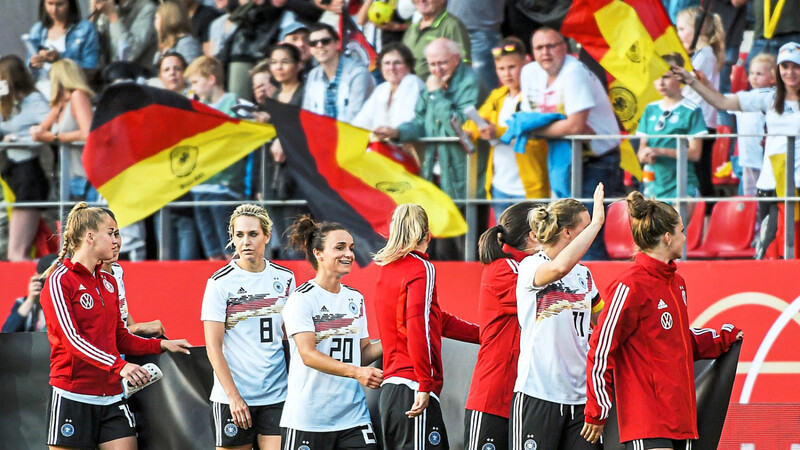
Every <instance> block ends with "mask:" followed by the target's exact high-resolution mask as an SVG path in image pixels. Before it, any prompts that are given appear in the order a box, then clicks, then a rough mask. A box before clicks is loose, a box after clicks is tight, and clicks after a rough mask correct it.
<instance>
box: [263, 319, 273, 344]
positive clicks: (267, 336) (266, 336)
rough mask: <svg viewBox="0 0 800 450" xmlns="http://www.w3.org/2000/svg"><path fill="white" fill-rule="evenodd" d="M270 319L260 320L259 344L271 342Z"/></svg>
mask: <svg viewBox="0 0 800 450" xmlns="http://www.w3.org/2000/svg"><path fill="white" fill-rule="evenodd" d="M272 341H273V339H272V317H262V318H261V342H262V343H265V342H272Z"/></svg>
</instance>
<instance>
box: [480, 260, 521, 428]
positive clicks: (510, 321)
mask: <svg viewBox="0 0 800 450" xmlns="http://www.w3.org/2000/svg"><path fill="white" fill-rule="evenodd" d="M503 250H504V251H507V252H509V253H511V255H512V256H513V258H500V259H498V260H495V261H492V262H491V263H490V264H488V265H486V267H484V268H483V273H482V274H481V290H480V294H478V312H479V313H480V327H481V348H480V350H479V351H478V362H477V363H475V370H474V371H473V372H472V383H471V384H470V386H469V395H468V396H467V405H466V409H470V410H472V411H481V412H485V413H487V414H494V415H495V416H500V417H505V418H508V416H509V413H510V411H511V398H512V397H513V396H514V382H515V381H516V380H517V361H518V360H519V335H520V328H519V320H518V319H517V278H518V276H519V262H520V261H522V259H523V258H525V257H526V256H528V255H527V254H526V253H522V252H520V251H517V250H514V249H513V248H510V247H508V246H505V247H504V248H503Z"/></svg>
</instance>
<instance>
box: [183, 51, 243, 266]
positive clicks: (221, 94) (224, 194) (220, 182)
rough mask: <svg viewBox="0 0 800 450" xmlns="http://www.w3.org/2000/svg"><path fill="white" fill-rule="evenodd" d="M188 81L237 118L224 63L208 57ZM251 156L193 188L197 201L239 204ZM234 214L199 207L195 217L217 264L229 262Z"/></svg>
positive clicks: (199, 61) (197, 93) (200, 60)
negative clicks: (227, 88) (229, 224)
mask: <svg viewBox="0 0 800 450" xmlns="http://www.w3.org/2000/svg"><path fill="white" fill-rule="evenodd" d="M183 76H184V78H185V79H186V80H188V81H189V83H190V84H191V88H192V92H194V95H195V96H196V97H197V99H198V100H199V101H201V102H203V103H205V104H207V105H209V106H211V107H212V108H215V109H218V110H220V111H222V112H223V113H225V114H228V115H230V116H233V110H232V108H233V105H235V104H236V96H235V95H233V94H232V93H229V92H225V88H224V86H225V75H224V73H223V70H222V63H220V62H219V61H218V60H216V59H214V58H209V57H208V56H201V57H199V58H197V59H196V60H195V61H194V62H193V63H191V64H189V67H187V68H186V72H184V74H183ZM247 159H248V157H245V158H242V159H241V160H239V161H238V162H235V163H233V164H232V165H230V166H229V167H228V168H227V169H225V170H223V171H222V172H219V173H217V174H216V175H214V176H212V177H211V178H209V179H208V180H206V181H204V182H203V183H201V184H199V185H197V186H195V187H193V188H192V189H191V191H190V192H191V194H192V199H193V200H194V201H196V202H206V201H234V200H236V201H238V200H241V199H242V193H243V192H244V190H245V188H246V187H245V185H244V182H245V180H244V179H245V176H244V175H245V172H246V165H247ZM232 212H233V207H231V206H227V205H223V206H195V207H194V217H195V223H196V224H197V229H198V230H199V231H200V240H201V243H202V244H203V251H204V252H205V255H206V258H208V259H209V260H213V261H223V260H225V247H226V246H227V245H228V229H227V227H226V226H225V224H226V223H227V220H228V218H230V215H231V213H232Z"/></svg>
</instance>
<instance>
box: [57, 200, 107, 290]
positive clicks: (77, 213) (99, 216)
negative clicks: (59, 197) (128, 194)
mask: <svg viewBox="0 0 800 450" xmlns="http://www.w3.org/2000/svg"><path fill="white" fill-rule="evenodd" d="M104 216H109V217H110V214H108V213H107V212H106V211H104V210H103V208H98V207H94V206H92V207H90V206H89V205H88V204H87V203H86V202H80V203H78V204H76V205H75V206H73V207H72V210H71V211H70V212H69V216H67V221H66V226H65V227H64V232H63V233H62V235H61V238H62V239H63V240H64V243H63V244H62V245H61V251H60V252H58V259H56V262H55V263H54V264H53V265H51V266H50V267H48V268H47V270H46V271H45V273H44V276H45V277H46V276H48V275H50V273H52V271H53V270H54V268H55V267H57V266H58V265H59V264H61V263H62V262H64V258H66V257H67V256H72V255H74V254H75V251H76V250H77V249H79V248H80V247H81V244H83V235H84V234H85V233H86V232H87V231H89V230H95V231H96V230H98V229H99V228H100V224H101V223H102V222H103V218H104Z"/></svg>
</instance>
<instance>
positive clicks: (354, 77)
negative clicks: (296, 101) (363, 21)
mask: <svg viewBox="0 0 800 450" xmlns="http://www.w3.org/2000/svg"><path fill="white" fill-rule="evenodd" d="M308 42H309V45H311V55H312V56H313V57H314V59H315V60H316V61H317V63H318V64H319V65H318V66H317V67H315V68H313V69H312V70H311V72H309V74H308V77H307V78H306V85H305V91H304V94H303V95H304V96H303V109H307V110H309V111H311V112H314V113H317V114H323V115H326V116H328V117H333V118H335V119H336V120H340V121H343V122H350V121H352V120H353V119H354V118H355V116H356V114H358V112H359V111H361V107H362V106H363V105H364V101H366V100H367V97H368V96H369V94H370V92H372V88H373V86H374V85H375V81H374V80H373V79H372V76H371V75H370V73H369V70H368V69H367V67H366V66H364V65H362V64H361V63H360V62H359V61H358V60H357V59H354V58H350V57H349V56H345V55H342V53H341V50H340V49H339V35H338V34H337V33H336V30H334V29H333V27H331V26H330V25H327V24H323V23H316V24H314V25H312V26H311V34H310V35H309V41H308Z"/></svg>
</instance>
